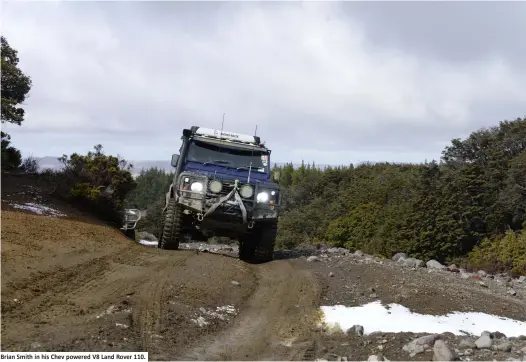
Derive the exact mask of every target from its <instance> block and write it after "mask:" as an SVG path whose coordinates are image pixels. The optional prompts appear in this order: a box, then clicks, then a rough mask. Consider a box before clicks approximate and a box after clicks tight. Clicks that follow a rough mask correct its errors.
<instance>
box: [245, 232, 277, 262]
mask: <svg viewBox="0 0 526 362" xmlns="http://www.w3.org/2000/svg"><path fill="white" fill-rule="evenodd" d="M277 230H278V223H277V222H262V223H260V224H256V225H255V226H254V228H253V229H251V230H248V232H246V233H245V234H244V235H243V236H242V237H241V240H240V243H239V259H241V260H243V261H246V262H249V263H267V262H269V261H272V260H273V259H274V245H275V244H276V234H277Z"/></svg>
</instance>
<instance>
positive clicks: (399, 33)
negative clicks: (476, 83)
mask: <svg viewBox="0 0 526 362" xmlns="http://www.w3.org/2000/svg"><path fill="white" fill-rule="evenodd" d="M345 8H346V9H345V10H346V13H347V14H349V15H350V16H353V17H354V18H355V19H356V20H357V21H359V22H360V23H361V24H362V25H363V26H364V27H365V29H366V34H367V37H368V39H369V40H370V41H371V42H372V43H373V44H375V45H377V46H387V47H396V48H399V49H400V48H401V49H404V50H405V51H408V52H410V53H415V54H418V55H420V56H425V57H428V58H431V59H439V60H443V61H449V62H460V63H463V62H470V61H474V60H479V59H484V58H488V57H503V58H505V59H507V60H509V61H510V62H512V63H513V64H514V66H515V67H517V68H519V69H520V70H521V71H523V70H524V69H523V65H524V64H526V42H524V41H522V39H521V38H523V37H524V35H525V34H526V22H525V21H524V19H525V17H526V3H524V2H513V1H511V2H506V1H502V2H501V1H493V2H492V1H464V2H462V1H454V2H453V1H451V2H449V1H446V2H437V1H435V2H433V1H421V2H398V1H392V2H391V1H387V2H380V1H378V2H376V1H372V2H347V3H345Z"/></svg>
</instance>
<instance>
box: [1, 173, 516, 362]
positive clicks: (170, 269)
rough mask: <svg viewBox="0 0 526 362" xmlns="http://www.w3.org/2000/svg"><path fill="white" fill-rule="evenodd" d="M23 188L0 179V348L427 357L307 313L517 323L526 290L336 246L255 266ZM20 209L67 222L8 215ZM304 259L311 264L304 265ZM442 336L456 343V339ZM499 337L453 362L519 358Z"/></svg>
mask: <svg viewBox="0 0 526 362" xmlns="http://www.w3.org/2000/svg"><path fill="white" fill-rule="evenodd" d="M37 181H38V180H37ZM24 182H25V183H24V184H23V185H22V186H20V184H21V182H20V178H8V177H2V215H1V217H2V220H1V221H2V225H1V226H2V235H1V238H2V240H1V242H2V244H1V249H2V250H1V252H2V273H1V276H2V279H1V285H2V305H1V307H2V335H1V337H2V339H1V350H2V351H147V352H149V359H150V360H314V359H316V358H324V359H326V360H337V359H339V358H340V357H342V358H343V356H347V358H348V359H349V360H367V359H368V357H369V356H370V355H372V354H377V355H380V354H383V355H384V356H388V357H389V359H391V360H431V359H432V358H433V351H432V350H429V349H428V350H426V351H425V353H420V354H417V355H415V356H410V355H409V354H408V353H407V352H405V351H403V350H402V347H403V346H404V345H406V344H407V343H408V342H410V341H411V340H413V339H414V338H416V337H419V336H421V335H422V334H415V333H409V332H403V333H372V334H370V335H363V336H361V335H357V334H353V333H351V334H345V333H343V334H342V333H340V334H330V333H329V334H327V333H326V331H325V330H324V329H323V328H321V329H320V328H319V327H317V326H316V325H317V324H318V323H317V322H318V316H319V314H318V312H317V308H318V307H319V306H320V305H336V304H344V305H346V306H358V305H363V304H365V303H368V302H371V301H374V300H381V301H382V302H383V303H391V302H395V303H400V304H403V305H404V306H407V307H409V308H410V309H411V310H413V311H415V312H419V313H426V314H434V315H443V314H446V313H450V312H454V311H480V312H485V313H490V314H497V315H499V316H502V317H509V318H514V319H517V320H522V321H526V283H524V282H520V281H518V280H513V281H512V280H508V279H507V278H506V277H503V278H501V277H498V276H494V278H484V279H483V280H481V279H476V278H475V279H474V278H471V277H469V278H467V279H465V278H462V277H460V275H461V273H451V272H447V271H436V270H431V269H426V268H407V267H402V266H400V264H399V263H397V262H394V261H391V260H386V259H378V258H375V257H372V256H368V255H356V254H357V253H355V254H349V252H348V251H346V250H343V251H342V250H340V251H338V250H336V251H331V250H330V249H322V250H312V249H296V250H292V251H288V252H285V251H281V252H277V253H276V254H275V257H276V259H277V260H275V261H273V262H271V263H268V264H264V265H250V264H247V263H244V262H242V261H240V260H239V259H238V258H237V257H229V256H222V255H214V254H210V253H205V252H197V251H188V250H179V251H167V250H159V249H157V248H151V247H146V246H142V245H139V244H137V243H135V242H133V241H132V240H129V239H127V238H125V237H124V235H123V234H122V233H121V232H120V231H118V230H116V229H112V228H109V227H106V226H103V225H101V224H100V223H99V222H97V221H96V220H94V219H93V218H91V217H90V216H89V215H86V214H85V213H82V212H79V211H78V210H76V209H75V208H74V207H73V206H72V205H68V204H64V203H63V202H62V201H60V200H57V199H54V198H52V197H51V196H50V195H49V190H48V189H46V187H47V186H46V185H45V184H42V183H40V182H35V180H33V179H30V180H25V181H24ZM28 202H30V203H37V204H43V205H46V206H49V207H53V208H55V209H57V210H59V211H61V212H62V213H64V214H66V215H67V216H62V217H59V218H56V217H48V216H39V215H35V214H32V213H31V212H29V211H21V210H19V209H16V208H17V204H18V205H22V204H24V203H28ZM192 247H193V248H196V247H197V248H203V249H204V248H210V247H212V249H213V248H217V246H215V247H214V246H210V245H205V246H199V245H198V243H192ZM224 247H225V250H226V249H229V250H230V251H232V248H231V247H230V246H224ZM233 254H235V253H233ZM302 255H303V256H302ZM308 255H318V257H317V258H318V261H315V262H308V261H306V257H305V256H308ZM510 288H513V289H514V290H515V291H516V292H517V293H516V294H514V295H510V293H509V290H510ZM524 335H526V330H525V331H524ZM523 337H524V336H523ZM442 338H443V339H444V340H446V341H447V343H449V345H450V346H453V347H454V348H457V347H458V348H460V344H461V339H462V338H463V337H462V336H454V335H452V334H450V333H449V334H448V333H446V334H444V335H443V336H442ZM469 338H470V339H471V340H475V339H476V338H477V336H469ZM500 342H505V343H511V344H512V350H511V352H510V351H508V350H505V351H495V350H492V349H480V350H473V351H471V352H469V353H470V354H468V352H466V353H465V354H464V355H463V356H464V357H463V359H464V360H466V361H469V360H488V361H491V360H494V359H497V360H504V359H506V358H510V357H511V358H514V359H516V360H521V361H526V337H524V338H523V339H520V338H519V339H517V338H515V339H514V340H512V339H511V338H510V339H509V340H507V341H506V340H502V341H500ZM500 342H499V343H500ZM458 348H457V349H458ZM462 353H464V352H462ZM380 360H381V358H380Z"/></svg>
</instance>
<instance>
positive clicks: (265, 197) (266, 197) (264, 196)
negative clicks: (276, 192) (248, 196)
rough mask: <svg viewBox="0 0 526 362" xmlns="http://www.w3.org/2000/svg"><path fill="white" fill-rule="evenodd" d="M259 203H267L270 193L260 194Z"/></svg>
mask: <svg viewBox="0 0 526 362" xmlns="http://www.w3.org/2000/svg"><path fill="white" fill-rule="evenodd" d="M257 201H258V202H267V201H268V192H260V193H259V194H258V196H257Z"/></svg>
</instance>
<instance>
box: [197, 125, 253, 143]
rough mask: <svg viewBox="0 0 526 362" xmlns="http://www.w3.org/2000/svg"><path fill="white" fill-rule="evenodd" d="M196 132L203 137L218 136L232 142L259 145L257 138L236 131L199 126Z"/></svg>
mask: <svg viewBox="0 0 526 362" xmlns="http://www.w3.org/2000/svg"><path fill="white" fill-rule="evenodd" d="M195 134H196V135H198V136H203V137H210V138H217V139H222V140H227V141H232V142H240V143H248V144H251V145H257V142H256V138H255V137H254V136H249V135H245V134H239V133H234V132H227V131H221V130H217V129H212V128H204V127H199V128H197V130H196V131H195Z"/></svg>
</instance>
